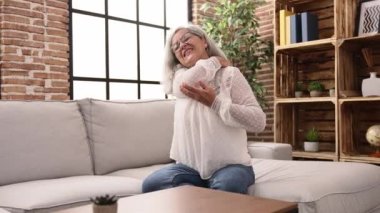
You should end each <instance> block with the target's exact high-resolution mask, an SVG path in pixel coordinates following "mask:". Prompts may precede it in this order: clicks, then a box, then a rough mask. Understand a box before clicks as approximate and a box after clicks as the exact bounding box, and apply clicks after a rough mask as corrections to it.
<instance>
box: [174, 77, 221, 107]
mask: <svg viewBox="0 0 380 213" xmlns="http://www.w3.org/2000/svg"><path fill="white" fill-rule="evenodd" d="M199 86H200V87H199V88H198V87H193V86H190V85H188V84H185V83H183V84H182V85H181V86H180V89H181V92H182V93H183V94H185V95H186V96H188V97H190V98H192V99H194V100H197V101H199V102H201V103H202V104H204V105H206V106H209V107H211V105H212V103H213V102H214V100H215V97H216V94H215V89H214V88H213V87H211V86H208V85H206V84H205V83H203V82H202V81H200V82H199Z"/></svg>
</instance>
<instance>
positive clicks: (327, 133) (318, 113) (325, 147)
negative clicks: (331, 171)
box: [275, 102, 338, 159]
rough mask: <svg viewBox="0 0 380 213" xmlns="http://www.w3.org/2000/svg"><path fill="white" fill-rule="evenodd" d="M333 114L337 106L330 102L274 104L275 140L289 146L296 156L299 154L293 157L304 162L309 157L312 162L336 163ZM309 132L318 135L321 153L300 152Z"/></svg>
mask: <svg viewBox="0 0 380 213" xmlns="http://www.w3.org/2000/svg"><path fill="white" fill-rule="evenodd" d="M335 112H336V105H335V104H333V103H331V102H318V103H316V102H299V103H277V104H276V105H275V114H276V118H275V126H276V130H277V131H276V134H275V140H276V141H280V142H282V143H289V144H291V145H292V147H293V150H294V151H295V153H298V155H296V157H303V158H306V157H307V155H310V157H311V158H314V157H316V156H319V157H318V158H323V157H326V158H325V159H337V157H338V153H337V143H336V140H337V137H336V135H337V134H336V125H337V124H336V122H335V114H336V113H335ZM311 128H315V129H317V130H318V131H319V134H320V141H319V142H320V152H316V153H312V152H304V151H303V150H304V149H303V142H304V141H305V133H306V132H307V131H308V130H309V129H311ZM299 153H302V155H300V154H299ZM326 153H329V155H326ZM319 154H320V155H319Z"/></svg>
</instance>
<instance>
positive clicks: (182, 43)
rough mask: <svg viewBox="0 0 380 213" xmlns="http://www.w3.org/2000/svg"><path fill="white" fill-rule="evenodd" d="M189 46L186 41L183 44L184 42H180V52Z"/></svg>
mask: <svg viewBox="0 0 380 213" xmlns="http://www.w3.org/2000/svg"><path fill="white" fill-rule="evenodd" d="M186 45H187V42H186V41H185V42H182V41H180V42H179V50H182V48H183V47H184V46H186Z"/></svg>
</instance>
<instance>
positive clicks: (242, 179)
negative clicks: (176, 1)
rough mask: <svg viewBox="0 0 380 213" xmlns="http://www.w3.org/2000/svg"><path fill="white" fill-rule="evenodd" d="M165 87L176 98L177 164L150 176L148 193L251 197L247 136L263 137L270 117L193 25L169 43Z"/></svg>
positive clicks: (173, 150) (145, 188)
mask: <svg viewBox="0 0 380 213" xmlns="http://www.w3.org/2000/svg"><path fill="white" fill-rule="evenodd" d="M162 83H163V85H164V89H165V92H166V93H167V94H172V95H174V96H176V98H177V100H176V106H175V115H174V134H173V141H172V147H171V151H170V157H171V158H172V159H174V160H175V161H176V164H173V165H170V166H167V167H164V168H162V169H160V170H158V171H156V172H154V173H152V174H151V175H150V176H148V177H147V178H146V179H145V180H144V182H143V192H151V191H155V190H160V189H166V188H171V187H176V186H180V185H195V186H199V187H207V188H212V189H219V190H224V191H230V192H237V193H247V189H248V187H249V186H250V185H252V184H253V183H254V181H255V175H254V172H253V168H252V166H251V158H250V156H249V154H248V148H247V134H246V131H250V132H260V131H262V130H263V129H264V128H265V125H266V116H265V114H264V112H263V110H262V109H261V107H260V105H259V104H258V102H257V100H256V98H255V96H254V94H253V92H252V90H251V88H250V86H249V84H248V82H247V81H246V79H245V78H244V76H243V75H242V74H241V72H240V71H239V69H238V68H236V67H233V66H230V64H229V61H228V60H227V58H226V56H225V55H224V53H223V52H222V51H221V50H220V49H219V48H218V47H217V46H216V45H215V42H214V41H213V40H211V39H210V38H209V37H208V36H207V35H206V33H205V32H204V31H203V30H202V29H201V28H200V27H198V26H195V25H189V26H186V27H179V28H177V29H176V30H175V31H174V32H173V33H172V35H171V36H170V37H169V38H168V41H167V43H166V59H165V70H164V79H163V82H162Z"/></svg>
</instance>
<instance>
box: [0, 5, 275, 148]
mask: <svg viewBox="0 0 380 213" xmlns="http://www.w3.org/2000/svg"><path fill="white" fill-rule="evenodd" d="M206 1H208V2H215V0H194V1H193V8H192V9H193V17H194V23H195V24H198V23H199V19H200V18H201V17H202V16H203V15H207V16H212V14H211V13H209V14H203V13H202V12H201V11H199V8H200V6H201V5H202V4H203V3H204V2H206ZM267 1H268V3H267V4H266V5H264V6H261V7H260V8H258V10H257V16H258V17H259V19H260V22H259V23H260V29H259V32H260V34H261V36H262V38H263V39H269V40H272V38H273V35H272V29H273V25H272V17H273V6H272V1H273V0H267ZM0 2H1V5H0V42H1V53H0V63H1V72H0V77H1V93H0V95H1V99H19V100H20V99H21V100H35V99H38V100H68V99H69V95H68V93H69V86H70V85H69V82H68V79H69V60H68V58H69V54H68V51H69V45H68V43H69V38H68V36H69V33H68V29H69V27H68V24H69V18H68V16H69V12H68V0H6V1H0ZM272 67H273V66H272V65H271V64H266V65H264V66H263V68H262V69H261V70H260V71H259V72H258V73H257V78H258V79H259V81H260V82H262V83H263V84H264V87H265V89H266V90H267V95H266V97H267V103H268V108H266V109H264V110H265V113H266V114H267V127H266V129H265V131H264V132H262V133H260V134H249V135H248V136H249V139H250V140H255V141H273V130H272V129H273V70H272Z"/></svg>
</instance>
